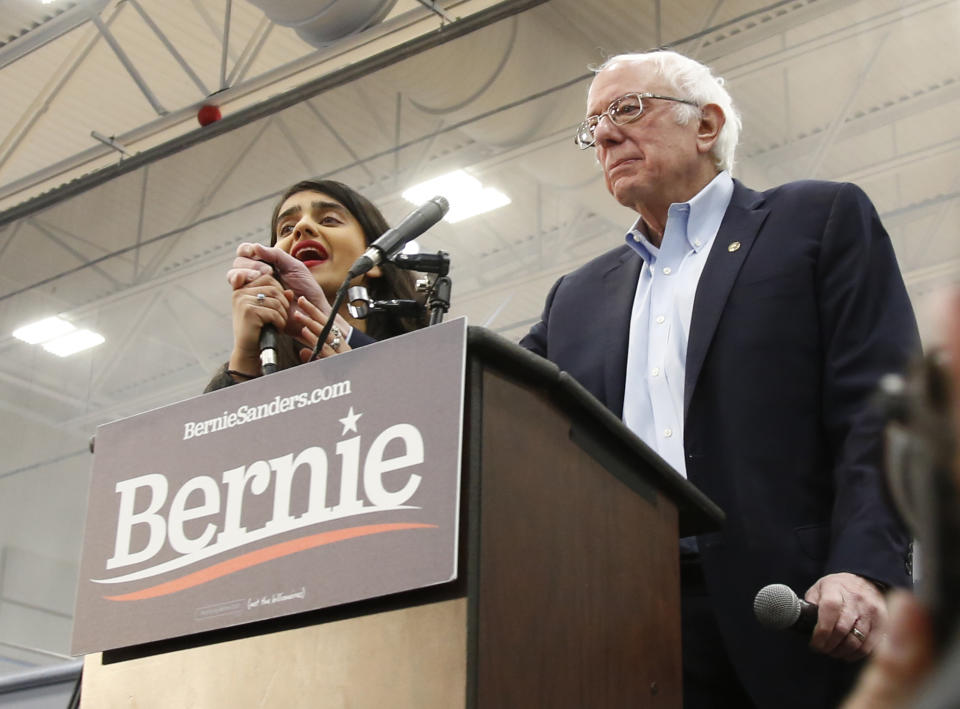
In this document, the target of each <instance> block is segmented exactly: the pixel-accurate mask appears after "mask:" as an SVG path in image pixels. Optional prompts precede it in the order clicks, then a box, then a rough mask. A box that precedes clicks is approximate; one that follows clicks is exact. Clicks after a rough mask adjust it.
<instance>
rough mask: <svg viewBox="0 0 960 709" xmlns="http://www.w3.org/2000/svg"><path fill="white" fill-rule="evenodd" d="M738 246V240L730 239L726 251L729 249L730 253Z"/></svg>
mask: <svg viewBox="0 0 960 709" xmlns="http://www.w3.org/2000/svg"><path fill="white" fill-rule="evenodd" d="M739 248H740V242H739V241H731V242H730V246H728V247H727V251H729V252H730V253H731V254H732V253H733V252H734V251H736V250H737V249H739Z"/></svg>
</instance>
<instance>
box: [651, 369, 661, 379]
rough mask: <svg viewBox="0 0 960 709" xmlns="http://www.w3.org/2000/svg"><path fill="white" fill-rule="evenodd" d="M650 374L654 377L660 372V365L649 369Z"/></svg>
mask: <svg viewBox="0 0 960 709" xmlns="http://www.w3.org/2000/svg"><path fill="white" fill-rule="evenodd" d="M650 374H652V375H653V376H655V377H656V376H658V375H659V374H660V367H654V368H653V369H651V370H650Z"/></svg>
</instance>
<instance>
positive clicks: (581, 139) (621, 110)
mask: <svg viewBox="0 0 960 709" xmlns="http://www.w3.org/2000/svg"><path fill="white" fill-rule="evenodd" d="M645 98H658V99H660V100H662V101H676V102H677V103H685V104H687V105H688V106H698V104H697V103H696V102H694V101H688V100H687V99H685V98H677V97H676V96H661V95H660V94H651V93H647V92H643V93H632V94H624V95H623V96H621V97H620V98H615V99H614V100H613V101H611V102H610V105H609V106H607V110H606V111H604V112H603V113H598V114H596V115H594V116H588V117H587V119H586V120H585V121H583V123H581V124H580V125H579V126H578V127H577V134H576V135H575V136H574V137H573V142H574V143H576V145H577V147H578V148H580V149H581V150H586V149H587V148H592V147H593V146H594V144H595V143H596V142H597V137H596V133H597V126H599V125H600V119H602V118H603V117H604V116H606V117H607V118H609V119H610V122H611V123H613V124H615V125H618V126H625V125H627V124H628V123H633V122H634V121H635V120H637V119H638V118H640V116H642V115H643V99H645Z"/></svg>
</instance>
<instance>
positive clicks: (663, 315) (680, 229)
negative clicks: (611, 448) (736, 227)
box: [623, 171, 733, 477]
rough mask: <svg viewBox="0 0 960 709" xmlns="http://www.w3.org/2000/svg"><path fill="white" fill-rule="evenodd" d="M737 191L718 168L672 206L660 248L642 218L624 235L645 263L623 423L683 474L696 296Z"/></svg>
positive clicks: (632, 332) (636, 299)
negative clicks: (686, 199)
mask: <svg viewBox="0 0 960 709" xmlns="http://www.w3.org/2000/svg"><path fill="white" fill-rule="evenodd" d="M732 196H733V179H732V178H731V177H730V174H729V173H728V172H726V171H724V172H721V173H720V174H718V175H717V176H716V177H715V178H714V179H713V180H712V181H711V182H710V184H708V185H707V186H706V187H704V188H703V189H702V190H700V192H698V193H697V195H696V196H695V197H694V198H693V199H691V200H690V201H689V202H682V203H675V204H671V205H670V208H669V209H668V211H667V224H666V227H665V228H664V230H663V240H662V241H661V243H660V248H657V247H656V246H654V245H653V244H652V243H651V242H650V240H649V239H648V238H647V235H646V227H645V225H644V224H643V221H642V220H640V219H638V220H637V221H636V223H635V224H634V226H633V228H632V229H631V230H630V231H629V232H628V233H627V236H626V240H627V243H628V244H629V245H630V247H631V248H632V249H633V250H634V251H636V252H637V253H638V254H639V255H640V257H641V258H643V260H644V266H643V268H642V269H641V271H640V279H639V280H638V282H637V292H636V295H635V296H634V299H633V311H632V313H631V316H630V340H629V346H628V350H627V377H626V384H625V387H624V397H623V421H624V423H625V424H626V425H627V427H628V428H629V429H630V430H631V431H633V432H634V433H636V434H637V435H638V436H639V437H640V438H641V439H643V441H644V442H645V443H646V444H647V445H648V446H650V447H651V448H652V449H653V450H655V451H657V453H659V454H660V456H661V457H662V458H663V459H664V460H666V461H667V462H668V463H669V464H670V465H671V466H672V467H673V468H674V469H675V470H677V472H679V473H680V474H681V475H683V476H684V477H686V476H687V469H686V463H685V460H684V452H683V385H684V373H685V369H686V361H687V340H688V339H689V335H690V319H691V316H692V314H693V299H694V296H695V295H696V292H697V284H698V283H699V282H700V274H701V273H702V272H703V266H704V264H705V263H706V262H707V256H708V255H709V254H710V248H711V247H712V246H713V242H714V241H715V239H716V236H717V231H718V230H719V229H720V222H721V221H723V215H724V214H725V213H726V211H727V207H728V206H729V205H730V198H731V197H732Z"/></svg>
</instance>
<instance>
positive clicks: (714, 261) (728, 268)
mask: <svg viewBox="0 0 960 709" xmlns="http://www.w3.org/2000/svg"><path fill="white" fill-rule="evenodd" d="M762 203H763V195H762V194H760V193H759V192H754V191H753V190H750V189H747V188H746V187H744V186H743V185H742V184H740V183H739V182H737V181H734V189H733V197H732V198H731V200H730V206H729V207H728V208H727V213H726V214H725V215H724V217H723V222H721V224H720V230H719V231H718V232H717V236H716V239H715V240H714V242H713V247H712V248H711V249H710V255H709V256H708V257H707V263H706V264H705V265H704V268H703V273H702V274H701V275H700V282H699V284H698V285H697V294H696V296H695V297H694V300H693V314H692V316H691V319H690V336H689V339H688V341H687V362H686V373H685V377H684V388H683V414H684V420H686V416H687V412H688V411H689V409H690V400H691V399H692V398H693V392H694V389H695V388H696V386H697V380H698V379H699V378H700V370H701V369H702V368H703V362H704V360H705V359H706V356H707V351H708V350H709V349H710V343H711V342H712V341H713V334H714V332H716V329H717V324H718V323H719V322H720V316H721V315H722V314H723V309H724V306H725V305H726V303H727V297H728V296H729V295H730V289H731V288H733V284H734V282H735V281H736V280H737V275H738V274H739V273H740V268H741V267H742V266H743V262H744V261H745V260H746V258H747V254H749V253H750V249H751V248H752V246H753V243H754V240H755V239H756V237H757V233H758V232H759V231H760V227H761V225H762V224H763V222H764V220H765V219H766V218H767V214H768V213H769V210H767V209H764V208H762Z"/></svg>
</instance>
